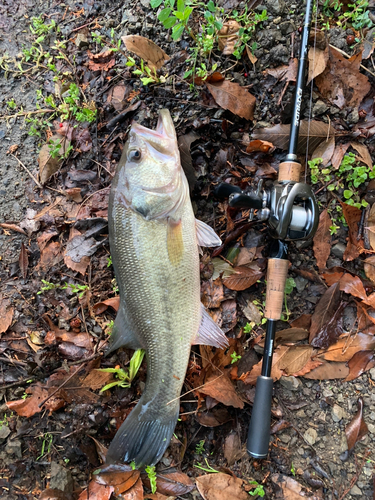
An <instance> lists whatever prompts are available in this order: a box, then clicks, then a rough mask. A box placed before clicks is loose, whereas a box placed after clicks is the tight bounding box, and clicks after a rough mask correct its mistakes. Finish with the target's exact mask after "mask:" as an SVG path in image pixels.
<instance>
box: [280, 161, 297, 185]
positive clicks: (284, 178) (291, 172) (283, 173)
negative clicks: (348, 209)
mask: <svg viewBox="0 0 375 500" xmlns="http://www.w3.org/2000/svg"><path fill="white" fill-rule="evenodd" d="M300 175H301V164H300V163H298V162H297V161H283V162H282V163H280V165H279V182H299V178H300Z"/></svg>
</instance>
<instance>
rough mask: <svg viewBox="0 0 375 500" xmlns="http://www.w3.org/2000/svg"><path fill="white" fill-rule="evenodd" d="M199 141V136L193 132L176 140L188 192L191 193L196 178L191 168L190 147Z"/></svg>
mask: <svg viewBox="0 0 375 500" xmlns="http://www.w3.org/2000/svg"><path fill="white" fill-rule="evenodd" d="M198 139H199V135H198V134H196V133H195V132H189V133H188V134H185V135H180V137H179V138H178V149H179V151H180V159H181V166H182V168H183V170H184V172H185V175H186V178H187V180H188V183H189V187H190V192H192V191H193V189H194V186H195V183H196V181H197V178H196V176H195V170H194V167H193V161H192V159H191V154H190V146H191V144H192V143H193V142H195V141H196V140H198Z"/></svg>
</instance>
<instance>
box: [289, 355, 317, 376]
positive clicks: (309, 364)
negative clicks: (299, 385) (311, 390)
mask: <svg viewBox="0 0 375 500" xmlns="http://www.w3.org/2000/svg"><path fill="white" fill-rule="evenodd" d="M322 364H323V361H320V360H319V359H309V360H308V362H307V363H306V364H305V366H304V367H303V368H301V369H300V370H299V371H298V372H295V373H291V375H293V377H304V376H305V375H306V373H309V372H311V371H312V370H314V369H315V368H318V366H320V365H322Z"/></svg>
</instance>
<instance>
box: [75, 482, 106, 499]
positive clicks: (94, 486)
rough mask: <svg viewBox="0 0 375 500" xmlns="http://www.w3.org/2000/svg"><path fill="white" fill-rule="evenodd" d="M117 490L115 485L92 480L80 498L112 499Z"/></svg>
mask: <svg viewBox="0 0 375 500" xmlns="http://www.w3.org/2000/svg"><path fill="white" fill-rule="evenodd" d="M114 491H115V488H114V487H113V486H106V485H103V484H98V483H97V482H96V481H90V483H89V485H88V487H87V488H86V489H85V490H83V491H82V493H81V494H80V495H79V497H78V500H87V499H89V500H110V498H111V496H112V493H113V492H114Z"/></svg>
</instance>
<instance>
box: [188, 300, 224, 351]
mask: <svg viewBox="0 0 375 500" xmlns="http://www.w3.org/2000/svg"><path fill="white" fill-rule="evenodd" d="M201 307H202V320H201V324H200V327H199V330H198V333H197V335H196V337H195V338H194V339H193V342H192V344H193V345H194V344H203V345H212V346H214V347H220V348H222V349H225V348H226V347H228V346H229V343H228V339H227V338H226V336H225V334H224V332H223V331H222V330H221V328H219V326H218V325H217V324H216V323H215V321H214V320H213V319H212V318H211V316H210V315H209V314H208V312H207V311H206V309H205V308H204V305H203V304H201Z"/></svg>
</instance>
